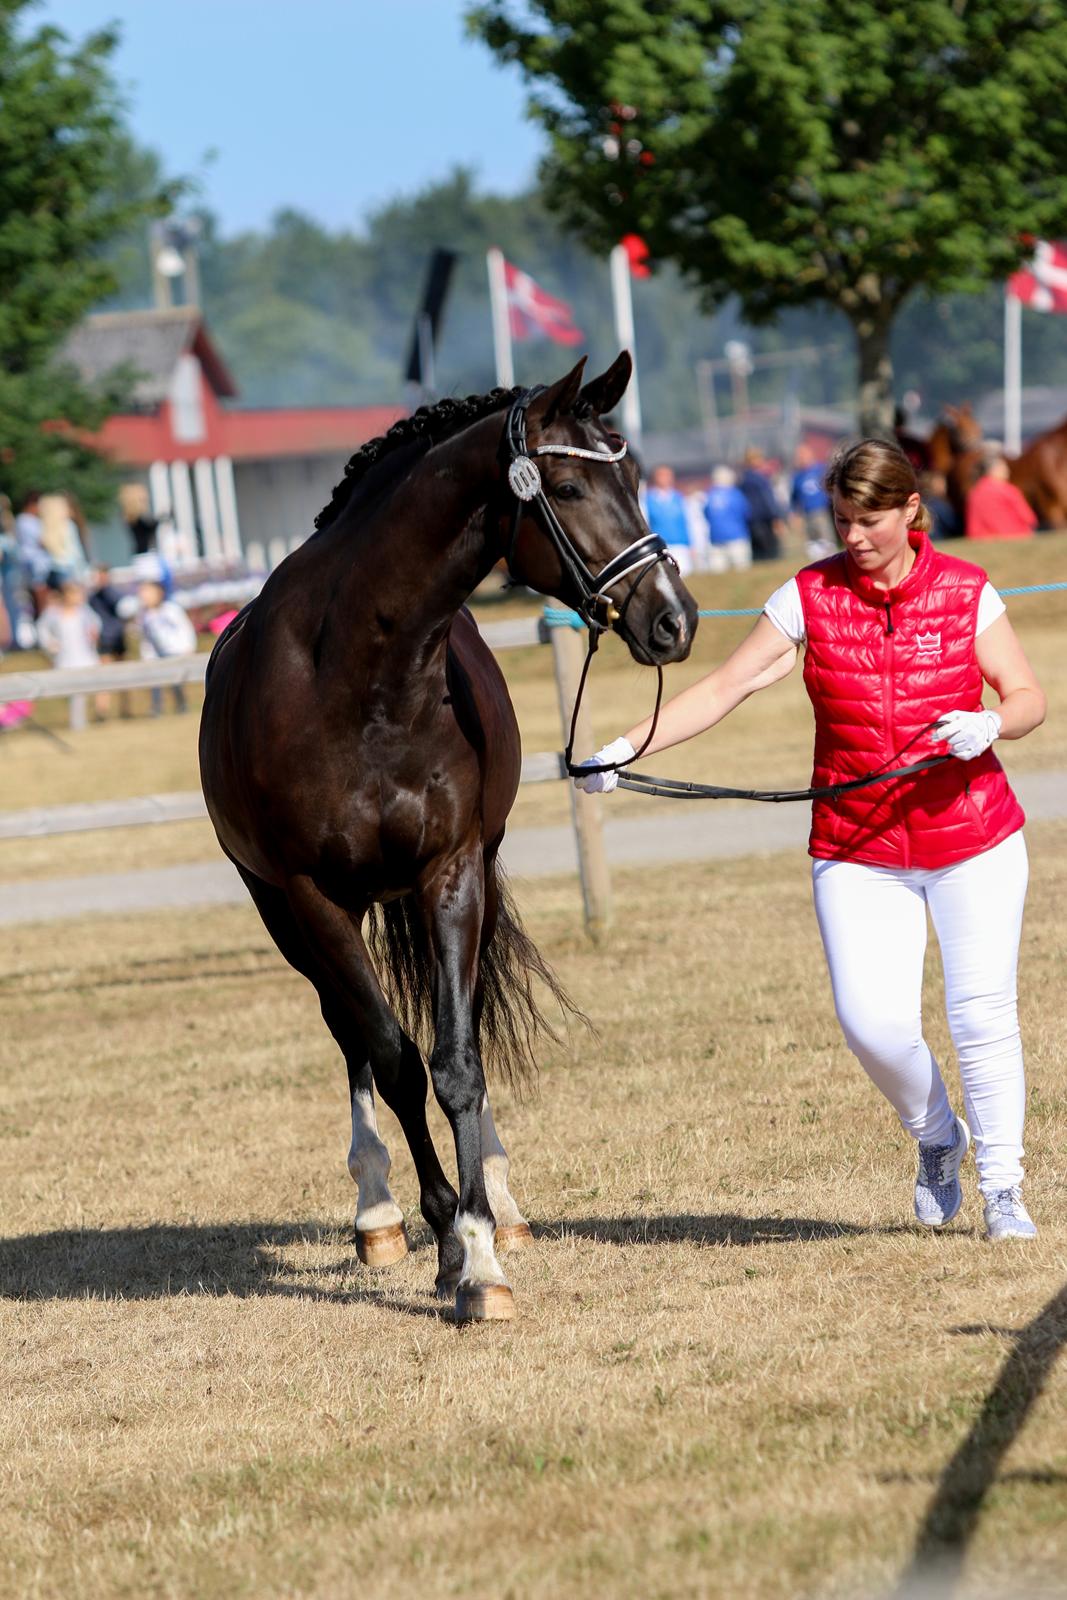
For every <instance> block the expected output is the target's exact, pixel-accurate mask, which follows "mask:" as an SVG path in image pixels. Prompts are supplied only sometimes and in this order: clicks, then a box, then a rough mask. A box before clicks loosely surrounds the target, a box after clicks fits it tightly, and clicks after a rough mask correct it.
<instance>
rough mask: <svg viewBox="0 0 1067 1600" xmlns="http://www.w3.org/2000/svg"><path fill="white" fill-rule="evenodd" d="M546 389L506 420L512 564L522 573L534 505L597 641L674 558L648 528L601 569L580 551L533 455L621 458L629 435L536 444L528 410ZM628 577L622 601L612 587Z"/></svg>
mask: <svg viewBox="0 0 1067 1600" xmlns="http://www.w3.org/2000/svg"><path fill="white" fill-rule="evenodd" d="M543 393H544V389H543V387H542V388H536V389H527V390H525V391H524V392H523V393H522V394H520V395H519V396H518V398H517V399H516V400H515V401H514V402H513V404H512V406H511V408H510V409H509V411H508V415H507V421H506V422H505V424H504V436H503V441H502V444H503V451H504V458H505V467H506V473H507V486H508V491H509V492H510V494H511V497H512V499H513V501H514V506H513V509H512V516H511V534H510V537H509V539H508V554H507V563H508V570H509V572H511V574H512V576H513V577H519V576H520V575H519V574H517V573H516V572H515V570H514V565H513V562H514V556H515V541H516V539H517V538H518V533H519V524H520V522H521V521H522V516H523V511H524V509H525V508H526V507H529V508H530V510H532V511H533V513H534V515H535V516H536V518H537V520H538V522H539V523H540V524H541V527H542V529H543V531H544V533H545V534H546V536H547V538H548V541H549V543H550V544H551V545H552V548H553V549H554V550H555V552H556V555H557V556H558V557H559V563H560V567H561V568H562V570H563V576H564V578H565V579H566V580H567V582H568V584H569V585H570V587H571V589H572V590H573V592H574V594H575V595H577V596H578V603H577V604H576V606H575V610H576V611H577V612H578V614H579V616H580V617H581V618H582V619H583V621H584V622H585V623H586V624H587V626H588V628H589V632H590V639H591V641H592V640H594V639H599V635H600V634H601V633H605V632H607V630H608V629H609V628H611V627H612V626H614V624H615V623H616V622H618V621H619V620H620V619H621V618H622V617H623V616H624V615H625V611H626V607H627V606H628V605H629V603H630V601H631V600H632V599H633V596H634V593H635V591H636V589H637V587H638V585H639V584H640V583H641V581H642V580H643V579H644V578H645V577H647V575H648V573H650V572H651V571H652V569H653V567H655V566H658V564H659V563H660V562H661V561H669V562H670V563H671V565H672V566H674V565H675V563H674V560H673V558H672V556H671V554H670V552H669V550H668V549H667V546H666V545H665V544H664V542H663V540H662V539H661V538H659V536H658V535H657V534H655V533H651V532H649V533H645V534H642V536H641V538H640V539H635V540H634V541H633V543H632V544H628V545H627V546H626V548H625V550H620V551H619V553H618V555H615V556H612V558H611V560H610V561H608V562H607V563H606V564H605V565H604V566H603V567H601V569H600V571H599V572H597V573H593V572H590V570H589V567H588V566H587V564H586V562H585V559H584V557H583V556H582V553H581V551H580V550H578V548H577V547H576V546H575V544H574V541H573V540H572V539H571V537H570V535H569V534H568V532H567V530H566V528H565V527H564V526H563V524H562V523H561V522H560V520H559V518H558V517H557V515H556V513H555V510H554V509H553V507H552V505H551V503H550V501H549V499H548V496H547V495H546V494H545V491H544V487H543V485H542V482H541V473H540V471H539V469H538V466H537V462H536V461H535V459H534V457H535V456H572V457H577V458H578V459H580V460H582V461H598V462H601V463H603V464H604V465H606V466H610V465H612V464H613V463H615V462H618V461H621V460H622V458H623V456H624V455H625V454H626V450H627V445H626V441H625V439H624V440H623V441H622V444H621V447H620V448H619V449H618V450H611V449H609V448H608V446H607V445H601V446H600V448H599V449H596V450H586V449H584V448H582V447H581V446H579V445H570V444H540V445H535V446H534V448H533V449H531V448H530V446H529V444H528V442H527V438H526V412H527V408H528V407H529V405H530V402H531V401H532V400H535V399H536V398H537V396H538V395H539V394H543ZM629 577H632V578H633V582H632V583H631V584H630V587H629V589H628V591H627V593H626V596H625V598H624V599H623V601H622V603H621V604H620V605H618V606H617V605H616V604H615V602H614V601H613V600H612V598H611V596H610V594H609V593H608V590H609V589H611V588H612V587H613V586H614V585H615V584H617V583H620V582H621V581H622V580H623V578H629ZM520 581H521V579H520ZM592 648H593V649H595V648H596V645H595V644H593V646H592Z"/></svg>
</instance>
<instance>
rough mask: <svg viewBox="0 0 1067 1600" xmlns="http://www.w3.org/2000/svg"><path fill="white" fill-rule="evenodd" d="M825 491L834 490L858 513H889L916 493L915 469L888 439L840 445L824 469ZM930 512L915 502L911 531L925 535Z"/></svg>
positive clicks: (929, 520)
mask: <svg viewBox="0 0 1067 1600" xmlns="http://www.w3.org/2000/svg"><path fill="white" fill-rule="evenodd" d="M826 490H827V493H828V494H833V493H834V492H835V491H836V492H837V494H839V495H840V496H841V499H842V500H848V501H849V502H850V503H851V504H852V505H854V506H858V507H859V509H860V510H861V511H892V510H894V509H895V508H896V507H897V506H902V505H904V504H905V502H906V501H907V500H909V499H910V498H911V496H912V495H913V494H918V493H919V482H918V479H917V478H916V476H915V468H914V467H913V466H912V464H911V462H910V461H909V460H908V458H907V456H906V455H905V454H904V452H903V450H902V449H901V448H900V446H899V445H898V444H893V443H892V442H891V441H890V440H888V439H860V440H859V442H858V443H857V444H848V445H842V446H841V448H840V449H839V450H838V451H837V452H836V453H835V455H834V457H833V459H832V460H831V462H830V465H829V466H828V467H827V469H826ZM933 525H934V519H933V517H932V516H931V515H930V512H929V511H928V509H927V508H926V506H924V505H923V503H922V501H921V500H920V501H919V509H918V510H917V511H916V513H915V515H914V517H912V519H911V526H912V527H913V528H921V529H922V531H923V533H929V532H930V529H931V528H932V527H933Z"/></svg>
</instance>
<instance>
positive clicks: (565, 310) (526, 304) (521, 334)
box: [504, 261, 585, 344]
mask: <svg viewBox="0 0 1067 1600" xmlns="http://www.w3.org/2000/svg"><path fill="white" fill-rule="evenodd" d="M504 283H505V285H506V287H507V295H508V322H509V324H510V326H511V337H512V338H513V339H535V338H537V337H539V336H540V337H541V338H545V339H552V340H554V341H555V343H556V344H581V342H582V340H583V338H584V337H585V335H584V334H583V333H582V330H581V328H578V327H576V326H575V323H574V312H573V311H572V309H571V307H570V306H569V305H568V304H567V302H566V300H557V299H556V297H555V295H551V294H549V293H548V292H547V291H546V290H544V289H542V287H541V285H540V284H539V283H537V282H536V281H535V280H534V279H533V278H531V277H530V274H529V273H528V272H523V271H522V269H521V268H520V267H516V266H513V265H512V264H511V262H510V261H505V262H504Z"/></svg>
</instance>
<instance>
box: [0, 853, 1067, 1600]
mask: <svg viewBox="0 0 1067 1600" xmlns="http://www.w3.org/2000/svg"><path fill="white" fill-rule="evenodd" d="M1065 842H1067V826H1065V825H1063V824H1054V823H1047V824H1041V825H1038V826H1035V827H1034V828H1033V829H1032V830H1031V853H1032V857H1033V861H1034V882H1033V890H1032V899H1031V903H1030V911H1029V917H1028V922H1027V927H1026V934H1025V946H1024V954H1023V985H1022V1004H1023V1018H1024V1028H1025V1036H1026V1040H1027V1047H1028V1067H1029V1077H1030V1085H1031V1110H1030V1120H1029V1129H1028V1135H1029V1136H1028V1170H1029V1175H1030V1181H1029V1190H1028V1193H1029V1198H1030V1202H1031V1206H1032V1209H1033V1211H1034V1214H1035V1216H1036V1217H1037V1218H1038V1220H1039V1222H1040V1225H1041V1235H1040V1238H1039V1239H1038V1240H1037V1241H1035V1242H1034V1243H1032V1244H1018V1245H1016V1246H1010V1245H1008V1246H1003V1247H1001V1248H1000V1249H997V1250H994V1249H992V1248H991V1247H990V1246H988V1245H987V1244H986V1243H985V1242H984V1241H983V1239H982V1237H981V1235H980V1227H979V1225H980V1210H979V1205H978V1198H977V1194H976V1192H975V1189H974V1176H973V1167H968V1168H967V1169H966V1179H967V1184H968V1195H967V1202H966V1205H965V1208H964V1211H963V1213H962V1214H961V1217H960V1219H959V1222H958V1223H956V1224H953V1225H952V1226H951V1227H950V1228H949V1229H948V1230H947V1232H946V1233H945V1234H944V1235H931V1234H928V1233H925V1232H920V1231H919V1230H918V1229H917V1228H916V1227H915V1226H913V1225H912V1223H911V1221H910V1220H909V1219H910V1184H911V1179H912V1175H913V1167H912V1152H911V1149H910V1148H909V1146H908V1144H907V1141H906V1140H905V1138H904V1136H903V1135H902V1133H901V1132H900V1130H899V1128H896V1127H895V1126H894V1123H893V1119H892V1117H891V1115H890V1113H889V1112H888V1110H887V1109H886V1108H885V1106H884V1105H883V1104H882V1103H881V1102H880V1100H879V1099H878V1098H877V1097H876V1096H875V1094H874V1092H873V1090H871V1089H870V1088H869V1087H868V1085H867V1083H866V1080H865V1079H864V1078H863V1076H862V1074H861V1073H860V1071H859V1069H858V1068H857V1067H856V1065H855V1064H854V1062H853V1061H852V1060H851V1058H850V1057H849V1056H848V1053H847V1052H846V1050H845V1049H844V1047H843V1045H842V1043H841V1041H840V1038H839V1036H838V1032H837V1029H836V1025H835V1023H834V1019H833V1015H832V1010H831V1006H830V999H829V994H828V985H827V980H826V976H825V971H824V968H823V965H822V960H821V955H820V951H819V948H818V940H817V935H816V932H815V927H814V919H813V916H812V912H811V908H810V903H809V888H808V874H807V863H806V861H805V860H804V858H803V857H801V856H788V857H776V856H763V857H752V858H749V859H746V860H736V861H730V862H724V863H721V864H708V865H700V866H694V867H691V868H688V869H686V870H685V871H684V872H677V871H674V872H670V873H650V872H641V873H636V872H635V873H626V874H619V875H618V876H617V880H616V892H617V903H618V905H619V906H620V908H624V911H623V914H622V915H620V916H619V919H618V923H617V926H616V930H615V932H614V934H613V936H612V938H611V940H610V941H609V942H608V943H607V944H605V945H604V946H601V947H599V948H594V947H592V946H591V945H589V944H588V943H587V942H586V941H585V940H584V938H583V937H582V935H581V933H580V931H579V927H578V917H577V912H576V906H575V895H574V888H573V884H571V883H570V882H553V881H548V882H541V883H538V884H536V885H522V886H520V891H521V901H522V905H523V908H524V912H525V915H526V918H527V921H528V924H529V926H530V929H531V931H532V932H533V933H534V935H535V937H536V938H537V940H538V942H539V943H540V945H541V946H542V948H543V949H544V950H545V951H546V953H547V954H549V955H550V957H551V958H552V960H553V961H554V963H555V964H556V966H557V968H558V969H559V971H560V972H561V974H562V975H563V976H564V978H565V980H566V982H567V983H568V985H569V986H570V988H571V990H572V992H573V994H574V996H575V998H576V999H577V1000H578V1001H580V1002H581V1003H582V1004H583V1005H584V1006H585V1007H586V1008H587V1010H588V1011H589V1013H590V1014H591V1015H592V1017H593V1018H594V1020H595V1021H596V1023H597V1024H598V1026H599V1028H600V1030H601V1038H600V1040H599V1042H597V1041H594V1040H591V1039H590V1038H588V1037H587V1036H586V1035H585V1034H584V1032H583V1031H582V1030H580V1029H578V1028H575V1029H573V1030H571V1031H570V1032H568V1033H567V1034H566V1036H565V1037H564V1038H563V1039H562V1040H561V1042H560V1044H559V1045H558V1046H555V1047H551V1048H546V1050H545V1051H544V1055H543V1063H542V1070H541V1079H540V1091H539V1094H538V1096H537V1097H536V1098H535V1099H533V1100H531V1101H529V1102H527V1103H523V1104H514V1103H512V1102H510V1101H509V1100H508V1099H507V1098H506V1097H504V1096H501V1098H500V1099H499V1101H498V1104H497V1120H498V1123H499V1125H500V1128H501V1132H502V1134H503V1137H504V1139H505V1142H506V1143H507V1144H508V1145H509V1148H510V1153H511V1156H512V1163H513V1166H512V1175H513V1187H514V1189H515V1192H516V1194H517V1196H518V1197H519V1198H520V1201H521V1202H522V1203H523V1204H524V1205H525V1207H526V1209H527V1211H528V1213H529V1215H530V1216H531V1219H532V1220H533V1221H534V1224H535V1227H536V1232H537V1235H538V1242H537V1246H536V1248H535V1249H534V1250H532V1251H530V1252H527V1253H525V1254H522V1255H519V1256H517V1257H516V1256H512V1257H509V1258H508V1267H509V1271H510V1274H511V1279H512V1283H513V1285H514V1288H515V1292H516V1297H517V1303H518V1311H519V1317H518V1320H517V1321H515V1322H514V1323H513V1324H507V1325H489V1326H481V1327H473V1328H465V1329H460V1328H457V1327H455V1326H454V1325H453V1324H452V1323H451V1322H450V1321H449V1320H448V1318H447V1316H445V1315H443V1314H442V1313H441V1310H440V1308H439V1306H438V1305H437V1303H436V1302H435V1301H434V1300H433V1299H432V1298H431V1297H430V1291H431V1287H432V1280H433V1271H434V1258H433V1252H432V1250H431V1249H430V1247H429V1246H428V1244H427V1242H426V1230H425V1229H424V1228H423V1226H422V1225H421V1223H420V1221H419V1218H418V1216H417V1213H416V1212H415V1210H414V1201H415V1187H414V1178H413V1173H412V1170H411V1165H410V1162H409V1159H408V1157H407V1153H406V1150H405V1149H404V1147H403V1143H402V1140H401V1139H400V1136H399V1134H398V1132H397V1130H396V1127H395V1124H394V1123H393V1122H392V1119H391V1118H390V1117H389V1116H388V1114H387V1113H383V1115H382V1122H383V1132H384V1133H385V1136H386V1138H387V1140H388V1141H389V1143H390V1147H391V1150H392V1153H393V1157H394V1177H395V1188H396V1192H397V1195H398V1198H399V1199H400V1202H401V1204H403V1205H404V1206H405V1207H406V1208H407V1210H408V1217H409V1225H410V1227H411V1230H412V1234H413V1237H414V1238H415V1239H416V1241H417V1242H418V1244H419V1248H417V1249H416V1251H415V1252H414V1253H413V1254H412V1255H411V1256H410V1257H409V1258H408V1259H407V1260H406V1261H405V1262H404V1263H402V1264H401V1265H400V1266H398V1267H396V1268H393V1269H390V1270H388V1271H386V1272H381V1273H371V1272H369V1271H367V1270H366V1269H363V1268H361V1267H360V1266H359V1265H358V1264H357V1263H356V1261H355V1259H354V1252H353V1247H352V1240H351V1223H352V1212H353V1201H354V1190H353V1189H352V1186H351V1184H350V1181H349V1179H348V1176H347V1173H346V1172H345V1169H344V1155H345V1150H346V1145H347V1139H346V1110H345V1093H344V1087H343V1078H344V1073H343V1067H342V1065H341V1062H340V1059H339V1057H338V1055H337V1052H336V1051H335V1049H334V1047H333V1045H332V1043H331V1041H330V1040H329V1038H328V1036H327V1035H326V1033H325V1031H324V1029H323V1027H322V1025H321V1023H320V1021H319V1017H318V1012H317V1008H316V1005H315V1002H314V998H313V995H312V992H311V990H310V989H309V988H308V987H307V986H306V985H305V984H304V983H303V982H302V981H301V980H300V979H299V978H297V977H296V976H295V975H294V974H293V973H292V972H291V971H290V970H289V969H287V968H286V967H285V966H284V965H283V964H282V962H281V960H280V958H279V957H278V956H277V954H276V953H275V951H274V949H273V947H272V946H271V945H270V943H269V941H268V939H267V937H266V935H265V933H264V931H263V929H262V928H261V926H260V924H259V923H258V921H257V920H256V918H255V916H254V914H253V913H252V910H251V908H250V907H249V908H241V907H235V908H230V909H226V910H222V911H212V912H204V913H191V912H180V913H179V912H172V913H161V914H159V915H156V916H152V917H139V918H129V919H119V918H115V919H108V920H104V921H95V922H69V923H66V924H60V925H52V926H48V927H32V926H31V927H22V928H17V929H14V930H10V931H9V932H8V935H7V941H6V953H5V962H4V971H3V974H2V976H0V993H2V997H3V1034H2V1040H3V1042H2V1046H0V1056H2V1060H3V1079H4V1086H5V1087H4V1094H3V1099H2V1102H0V1104H2V1115H0V1214H2V1216H3V1219H4V1221H3V1229H2V1232H3V1238H2V1239H0V1339H2V1345H3V1350H4V1385H3V1388H4V1405H3V1408H2V1411H0V1589H2V1592H3V1594H4V1595H12V1596H18V1597H20V1600H22V1597H33V1600H52V1597H59V1596H63V1597H69V1596H77V1597H79V1600H82V1597H85V1600H96V1597H108V1600H111V1597H118V1596H123V1597H127V1596H128V1597H131V1600H132V1597H137V1600H140V1597H143V1596H146V1595H151V1596H161V1597H166V1600H179V1597H180V1600H215V1597H227V1600H229V1597H249V1600H252V1597H255V1600H259V1597H283V1596H284V1597H289V1596H301V1597H322V1600H333V1597H338V1600H348V1597H351V1600H369V1597H375V1600H377V1597H382V1600H393V1597H398V1600H399V1597H405V1600H406V1597H410V1596H412V1595H415V1594H426V1595H431V1594H432V1595H464V1596H473V1597H478V1596H486V1597H493V1600H499V1597H514V1600H527V1597H531V1600H548V1597H553V1600H555V1597H571V1596H575V1597H577V1596H583V1597H585V1596H597V1597H599V1596H607V1597H612V1600H615V1597H618V1600H631V1597H632V1600H639V1597H640V1600H646V1597H661V1596H662V1597H667V1596H671V1597H707V1600H711V1597H720V1596H721V1597H724V1600H725V1597H730V1600H736V1597H738V1596H742V1597H746V1600H787V1597H788V1600H797V1597H800V1596H804V1597H831V1596H835V1597H849V1600H857V1597H861V1596H862V1597H873V1596H876V1595H877V1596H886V1597H888V1596H891V1595H892V1596H904V1595H909V1596H914V1595H918V1594H920V1593H931V1592H932V1593H936V1594H938V1595H944V1596H947V1595H950V1594H953V1595H959V1596H967V1597H971V1600H977V1597H979V1596H985V1597H989V1596H994V1595H995V1596H1000V1597H1005V1600H1006V1597H1012V1600H1015V1597H1020V1596H1053V1595H1058V1596H1062V1595H1064V1594H1065V1593H1067V1584H1065V1579H1064V1573H1065V1571H1067V1362H1065V1361H1064V1360H1063V1359H1062V1358H1060V1352H1061V1350H1062V1346H1063V1344H1064V1342H1065V1340H1067V1281H1065V1279H1067V1265H1065V1257H1067V1182H1065V1180H1067V1168H1065V1158H1064V1151H1065V1149H1067V1069H1065V1067H1064V1061H1065V1056H1067V1037H1065V1033H1067V1020H1065V1011H1064V1005H1063V994H1062V945H1063V934H1064V926H1063V906H1064V902H1065V898H1067V866H1065V864H1064V844H1065ZM929 1000H930V1005H931V1016H932V1018H933V1020H932V1023H931V1029H930V1032H931V1037H932V1040H933V1041H934V1043H935V1046H936V1047H937V1048H938V1049H939V1050H940V1052H941V1054H942V1057H943V1059H946V1060H950V1052H949V1051H948V1049H947V1045H946V1040H945V1036H944V1035H945V1031H944V1028H943V1026H942V1024H941V1021H940V1015H939V1010H938V980H937V973H936V962H935V961H934V960H933V958H932V959H931V963H930V976H929ZM949 1071H950V1072H951V1067H950V1068H949ZM435 1131H436V1134H437V1136H438V1139H439V1144H440V1143H441V1140H440V1131H441V1123H440V1120H439V1119H438V1120H437V1121H436V1122H435ZM1058 1358H1060V1359H1058ZM932 1574H936V1575H937V1577H938V1582H937V1584H936V1586H935V1587H934V1589H933V1590H930V1589H929V1588H928V1587H927V1580H928V1579H930V1578H931V1575H932Z"/></svg>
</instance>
